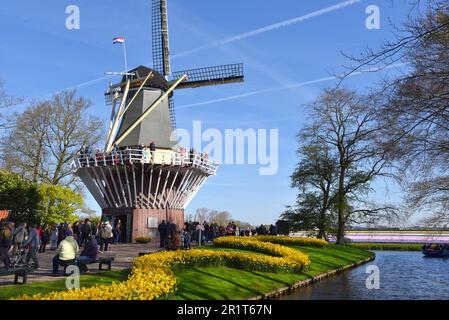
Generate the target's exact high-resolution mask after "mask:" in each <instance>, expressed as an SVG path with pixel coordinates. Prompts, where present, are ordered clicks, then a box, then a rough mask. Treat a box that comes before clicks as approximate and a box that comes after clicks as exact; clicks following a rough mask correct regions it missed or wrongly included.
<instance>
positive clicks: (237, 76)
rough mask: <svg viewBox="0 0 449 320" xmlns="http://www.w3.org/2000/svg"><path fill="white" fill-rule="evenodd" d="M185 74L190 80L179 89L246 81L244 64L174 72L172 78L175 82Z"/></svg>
mask: <svg viewBox="0 0 449 320" xmlns="http://www.w3.org/2000/svg"><path fill="white" fill-rule="evenodd" d="M184 74H187V76H188V80H187V81H184V82H183V83H181V84H180V85H179V86H178V87H177V89H186V88H198V87H205V86H213V85H221V84H227V83H236V82H243V81H244V80H245V76H244V74H243V64H242V63H237V64H228V65H222V66H214V67H206V68H199V69H191V70H184V71H179V72H173V74H172V77H173V79H174V81H175V80H177V79H179V78H180V77H182V76H183V75H184Z"/></svg>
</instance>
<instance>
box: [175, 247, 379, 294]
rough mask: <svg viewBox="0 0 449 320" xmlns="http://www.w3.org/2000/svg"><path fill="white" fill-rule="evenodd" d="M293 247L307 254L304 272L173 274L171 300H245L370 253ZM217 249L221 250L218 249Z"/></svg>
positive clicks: (217, 270)
mask: <svg viewBox="0 0 449 320" xmlns="http://www.w3.org/2000/svg"><path fill="white" fill-rule="evenodd" d="M293 248H295V249H298V250H301V251H302V252H304V253H306V254H307V255H309V257H310V259H311V264H310V267H309V269H308V270H307V271H305V272H303V273H300V274H288V273H268V272H255V271H243V270H238V269H233V268H227V267H219V268H217V267H211V268H194V269H191V270H182V271H176V272H175V274H176V278H177V279H178V281H179V283H178V290H177V293H176V296H175V298H176V299H179V300H198V299H200V300H201V299H203V300H204V299H206V300H238V299H247V298H250V297H252V296H256V295H260V294H264V293H266V292H268V291H271V290H274V289H277V288H281V287H285V286H288V285H289V284H292V283H295V282H297V281H300V280H305V279H307V278H310V277H313V276H316V275H318V274H321V273H324V272H327V271H331V270H334V269H337V268H339V267H343V266H346V265H349V264H352V263H354V262H358V261H361V260H363V259H366V258H368V257H370V256H372V253H370V252H368V251H365V250H361V249H358V248H354V247H350V246H337V245H333V244H330V245H328V246H327V247H325V248H312V247H293ZM206 249H216V248H213V247H212V248H206ZM219 250H223V249H221V248H219ZM227 250H233V249H227Z"/></svg>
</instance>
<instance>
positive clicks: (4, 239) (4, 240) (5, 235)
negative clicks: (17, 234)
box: [0, 227, 12, 247]
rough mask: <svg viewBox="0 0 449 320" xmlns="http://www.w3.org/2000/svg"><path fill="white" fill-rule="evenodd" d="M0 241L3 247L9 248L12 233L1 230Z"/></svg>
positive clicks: (7, 229)
mask: <svg viewBox="0 0 449 320" xmlns="http://www.w3.org/2000/svg"><path fill="white" fill-rule="evenodd" d="M0 241H1V244H2V246H3V247H9V246H10V245H11V243H12V232H11V229H9V228H6V227H5V228H3V229H2V230H1V237H0Z"/></svg>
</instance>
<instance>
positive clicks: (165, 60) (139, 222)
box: [73, 0, 244, 242]
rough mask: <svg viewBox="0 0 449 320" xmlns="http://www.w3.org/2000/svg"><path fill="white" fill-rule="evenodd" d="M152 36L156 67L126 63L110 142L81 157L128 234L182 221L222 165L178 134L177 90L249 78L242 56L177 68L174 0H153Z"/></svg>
mask: <svg viewBox="0 0 449 320" xmlns="http://www.w3.org/2000/svg"><path fill="white" fill-rule="evenodd" d="M152 43H153V68H148V67H145V66H139V67H137V68H134V69H132V70H126V71H125V72H124V73H121V75H122V76H123V77H122V80H121V82H120V83H118V84H115V85H110V86H109V88H108V90H107V91H106V93H105V98H106V104H107V105H111V108H112V112H111V117H110V122H109V130H108V134H107V137H106V142H105V148H104V150H102V151H96V152H93V151H92V150H85V149H83V150H82V151H81V152H80V153H79V154H78V155H77V156H76V157H75V160H74V163H73V169H74V174H75V175H76V176H78V177H79V178H80V179H81V180H82V181H83V183H84V184H85V186H86V187H87V189H88V190H89V191H90V193H91V194H92V196H93V197H94V198H95V200H96V201H97V203H98V204H99V205H100V207H101V208H102V211H103V217H104V218H106V219H111V220H115V221H117V220H120V221H121V222H122V225H123V226H124V228H123V229H124V230H123V234H122V239H126V241H127V242H131V241H132V240H133V239H135V238H136V237H139V236H152V237H156V236H157V232H156V231H157V226H158V224H159V223H160V222H161V221H162V220H165V221H170V222H172V223H175V224H177V225H178V226H179V227H181V226H182V224H183V222H184V209H185V208H186V207H187V206H188V205H189V203H190V202H191V200H192V199H193V197H194V196H195V195H196V194H197V192H198V191H199V189H200V188H201V186H202V185H203V184H204V183H205V181H206V180H207V179H208V178H209V177H211V176H214V175H216V171H217V169H218V164H216V163H214V162H213V161H210V160H209V159H207V158H206V157H205V156H203V155H201V154H197V153H189V152H187V151H186V150H185V149H183V148H181V147H180V146H179V145H178V141H176V139H174V138H173V135H172V133H173V131H174V130H175V129H176V117H175V108H174V98H173V94H174V91H175V90H177V89H187V88H198V87H204V86H212V85H220V84H227V83H236V82H243V81H244V75H243V65H242V64H231V65H222V66H213V67H206V68H198V69H191V70H184V71H178V72H171V65H170V50H169V36H168V19H167V0H152ZM150 144H151V148H148V146H149V145H150Z"/></svg>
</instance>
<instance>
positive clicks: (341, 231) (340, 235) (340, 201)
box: [337, 166, 346, 244]
mask: <svg viewBox="0 0 449 320" xmlns="http://www.w3.org/2000/svg"><path fill="white" fill-rule="evenodd" d="M345 174H346V172H345V169H344V168H343V166H342V168H341V169H340V177H339V179H338V196H337V212H338V228H337V244H345V225H346V218H345V208H346V203H345V192H344V183H345Z"/></svg>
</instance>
